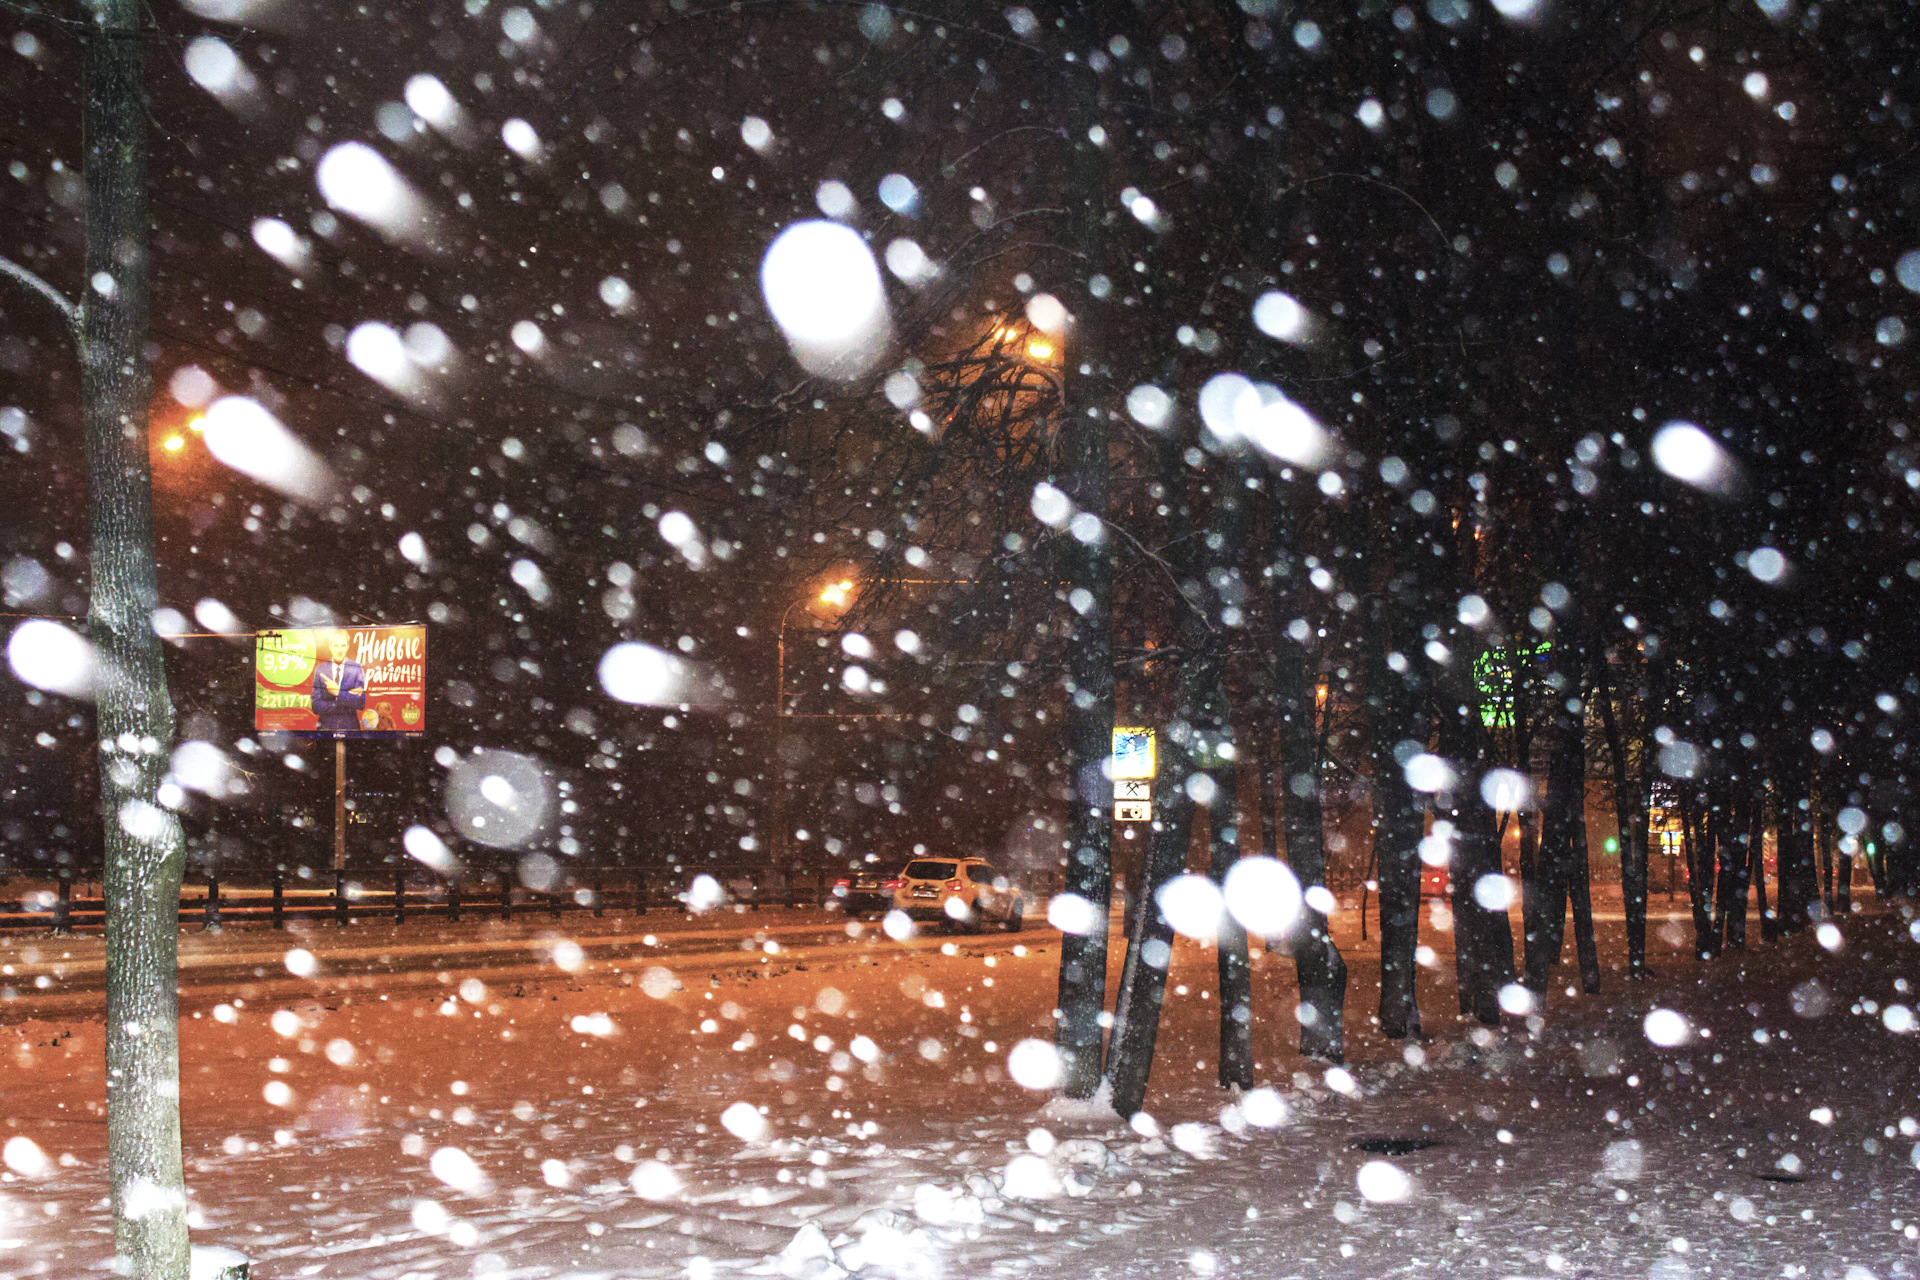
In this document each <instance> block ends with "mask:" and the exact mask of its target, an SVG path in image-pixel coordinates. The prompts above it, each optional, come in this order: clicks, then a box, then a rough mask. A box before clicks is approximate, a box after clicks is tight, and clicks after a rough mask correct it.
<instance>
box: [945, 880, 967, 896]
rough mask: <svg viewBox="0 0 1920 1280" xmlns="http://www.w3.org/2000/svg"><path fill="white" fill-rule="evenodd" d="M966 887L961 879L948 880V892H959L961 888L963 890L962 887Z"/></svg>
mask: <svg viewBox="0 0 1920 1280" xmlns="http://www.w3.org/2000/svg"><path fill="white" fill-rule="evenodd" d="M964 887H965V885H964V884H963V883H962V882H961V881H958V880H949V881H947V892H948V893H958V892H960V890H961V889H962V888H964Z"/></svg>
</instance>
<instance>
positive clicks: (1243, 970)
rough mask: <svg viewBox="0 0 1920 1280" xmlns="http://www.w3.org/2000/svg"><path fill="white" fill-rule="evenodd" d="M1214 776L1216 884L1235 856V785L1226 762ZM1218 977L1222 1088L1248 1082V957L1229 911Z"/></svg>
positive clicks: (1243, 934)
mask: <svg viewBox="0 0 1920 1280" xmlns="http://www.w3.org/2000/svg"><path fill="white" fill-rule="evenodd" d="M1207 772H1208V774H1209V775H1210V776H1211V777H1212V778H1213V782H1214V787H1215V790H1214V796H1213V802H1212V804H1211V805H1210V806H1209V807H1208V813H1209V816H1210V817H1211V818H1212V820H1213V821H1212V836H1213V841H1212V857H1211V858H1210V859H1209V862H1208V871H1209V873H1210V874H1211V875H1212V877H1213V880H1214V882H1215V883H1216V884H1221V885H1224V884H1225V883H1226V878H1227V872H1229V871H1231V870H1233V864H1234V863H1235V862H1237V861H1239V858H1240V832H1239V830H1238V822H1239V819H1238V816H1237V815H1238V814H1239V812H1240V795H1239V787H1238V784H1237V781H1236V778H1235V771H1234V767H1233V765H1232V764H1231V763H1229V764H1226V765H1222V766H1219V767H1216V768H1213V769H1209V770H1208V771H1207ZM1214 949H1215V954H1216V957H1217V962H1218V966H1219V979H1220V1084H1221V1085H1222V1087H1225V1088H1236V1087H1237V1088H1241V1089H1251V1088H1252V1087H1253V960H1252V955H1251V953H1250V951H1249V949H1248V945H1247V931H1246V929H1245V928H1244V927H1242V926H1241V924H1240V922H1239V921H1238V920H1236V919H1234V918H1233V915H1232V914H1231V913H1227V914H1225V915H1224V916H1223V917H1222V919H1221V921H1220V936H1219V938H1218V939H1217V940H1216V942H1215V944H1214Z"/></svg>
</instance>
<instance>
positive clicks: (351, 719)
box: [253, 626, 427, 738]
mask: <svg viewBox="0 0 1920 1280" xmlns="http://www.w3.org/2000/svg"><path fill="white" fill-rule="evenodd" d="M253 727H254V728H255V729H256V730H272V729H279V730H290V731H293V732H296V733H311V734H316V735H320V736H324V737H330V738H390V737H397V736H400V735H404V734H412V733H421V732H424V731H425V730H426V727H427V629H426V628H425V627H423V626H400V627H317V628H308V629H301V630H292V631H262V632H260V633H259V634H258V635H257V636H255V637H254V648H253Z"/></svg>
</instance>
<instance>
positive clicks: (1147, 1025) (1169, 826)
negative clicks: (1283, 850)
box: [1107, 628, 1214, 1116]
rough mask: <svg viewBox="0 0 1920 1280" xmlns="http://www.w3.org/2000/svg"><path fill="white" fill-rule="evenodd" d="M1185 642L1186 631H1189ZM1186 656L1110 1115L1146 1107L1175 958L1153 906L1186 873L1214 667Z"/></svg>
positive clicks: (1111, 1078)
mask: <svg viewBox="0 0 1920 1280" xmlns="http://www.w3.org/2000/svg"><path fill="white" fill-rule="evenodd" d="M1188 632H1189V635H1191V628H1189V629H1188ZM1189 652H1190V655H1191V656H1189V658H1188V660H1187V662H1186V665H1185V668H1184V671H1183V675H1182V679H1181V690H1180V703H1179V706H1180V710H1179V715H1178V722H1177V723H1175V724H1173V725H1170V726H1169V727H1168V730H1167V733H1166V734H1165V738H1166V741H1165V742H1164V743H1163V744H1162V747H1161V751H1160V770H1159V772H1160V779H1161V783H1162V785H1161V787H1160V789H1159V793H1158V794H1157V795H1156V796H1155V799H1154V808H1155V815H1154V822H1153V830H1152V832H1151V833H1150V834H1149V835H1148V837H1147V849H1146V856H1145V857H1144V858H1143V859H1142V863H1143V865H1142V867H1141V874H1140V882H1141V883H1140V890H1139V892H1140V902H1139V907H1138V910H1136V911H1135V913H1134V920H1133V929H1132V931H1131V932H1130V933H1129V934H1128V935H1127V959H1126V963H1125V965H1124V967H1123V968H1122V969H1121V971H1120V992H1119V994H1118V995H1117V996H1116V997H1115V998H1114V1010H1113V1038H1112V1042H1111V1044H1110V1046H1109V1049H1108V1054H1107V1083H1108V1086H1109V1097H1110V1099H1111V1101H1112V1104H1113V1109H1114V1110H1115V1111H1117V1112H1118V1113H1119V1114H1121V1115H1122V1116H1132V1115H1133V1114H1134V1113H1135V1112H1136V1111H1138V1110H1140V1107H1141V1104H1142V1103H1144V1102H1145V1101H1146V1096H1147V1077H1148V1074H1149V1073H1150V1072H1151V1071H1152V1069H1153V1050H1154V1044H1155V1042H1156V1041H1157V1040H1158V1038H1159V1034H1160V1006H1161V1004H1162V1002H1163V1000H1164V998H1165V995H1166V986H1167V967H1168V965H1169V964H1170V963H1171V962H1172V959H1173V927H1172V926H1171V925H1169V924H1168V923H1167V918H1166V916H1165V915H1164V914H1163V913H1162V912H1161V910H1160V907H1159V899H1158V895H1159V891H1160V888H1161V886H1163V885H1165V884H1166V883H1167V881H1169V880H1171V879H1173V878H1174V877H1175V876H1177V875H1179V874H1180V873H1181V871H1182V870H1184V869H1185V867H1186V861H1187V849H1188V846H1189V844H1190V842H1191V840H1192V836H1193V809H1194V804H1193V798H1192V795H1191V794H1190V793H1189V792H1188V790H1187V787H1186V785H1185V784H1186V781H1187V778H1188V777H1189V776H1190V775H1191V774H1192V773H1193V772H1194V759H1193V756H1192V754H1191V753H1190V751H1189V749H1188V739H1189V735H1190V733H1191V731H1192V725H1193V723H1194V713H1195V710H1196V709H1197V708H1198V707H1199V706H1200V705H1201V702H1202V699H1203V698H1204V697H1205V693H1204V690H1205V689H1207V688H1208V687H1210V686H1211V684H1212V683H1213V680H1214V676H1213V674H1212V671H1211V670H1210V668H1211V667H1212V666H1213V662H1212V661H1211V660H1210V659H1209V658H1208V657H1207V654H1208V652H1209V649H1208V648H1202V649H1201V650H1200V651H1199V652H1198V653H1192V651H1191V650H1189Z"/></svg>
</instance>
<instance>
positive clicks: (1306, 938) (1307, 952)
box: [1273, 496, 1347, 1062]
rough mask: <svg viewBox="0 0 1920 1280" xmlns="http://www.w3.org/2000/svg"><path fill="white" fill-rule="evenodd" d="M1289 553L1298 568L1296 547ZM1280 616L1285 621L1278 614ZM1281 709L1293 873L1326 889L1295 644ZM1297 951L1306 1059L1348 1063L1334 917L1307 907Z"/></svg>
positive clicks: (1306, 684)
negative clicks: (1330, 925)
mask: <svg viewBox="0 0 1920 1280" xmlns="http://www.w3.org/2000/svg"><path fill="white" fill-rule="evenodd" d="M1281 500H1282V501H1284V496H1283V497H1282V499H1281ZM1285 554H1286V556H1287V557H1288V562H1289V563H1290V562H1291V556H1292V550H1291V548H1288V549H1286V552H1285ZM1275 586H1276V589H1275V592H1274V604H1275V606H1276V607H1277V606H1279V605H1280V604H1281V603H1282V600H1283V596H1282V592H1281V589H1280V588H1281V584H1280V583H1279V582H1276V584H1275ZM1275 617H1276V618H1278V617H1279V614H1278V612H1277V611H1276V614H1275ZM1273 708H1274V719H1275V725H1274V728H1275V754H1276V757H1277V767H1278V771H1279V775H1280V777H1281V779H1282V780H1283V781H1284V784H1285V786H1286V799H1285V801H1284V803H1285V805H1286V817H1285V822H1286V831H1287V839H1286V851H1287V865H1288V866H1289V867H1291V868H1293V874H1294V877H1295V878H1296V879H1298V880H1299V881H1300V887H1301V888H1302V889H1313V888H1316V887H1324V886H1325V885H1326V883H1327V846H1326V831H1325V828H1324V827H1323V825H1322V815H1321V811H1320V769H1319V764H1318V758H1317V757H1318V754H1319V752H1318V743H1319V727H1318V718H1319V717H1318V713H1317V710H1316V708H1315V706H1314V686H1313V681H1312V679H1311V678H1310V677H1309V675H1308V672H1307V663H1306V656H1305V654H1304V652H1303V651H1302V649H1301V647H1300V646H1299V644H1297V643H1296V642H1295V641H1294V640H1292V639H1291V638H1290V637H1280V638H1277V639H1276V640H1275V641H1274V658H1273ZM1292 944H1293V967H1294V973H1295V978H1296V985H1297V986H1298V988H1299V993H1300V1006H1299V1008H1298V1009H1297V1010H1296V1011H1295V1014H1296V1016H1297V1017H1298V1019H1299V1022H1300V1052H1301V1054H1302V1055H1303V1056H1305V1057H1309V1058H1318V1059H1320V1060H1321V1061H1323V1062H1341V1061H1344V1060H1345V1055H1346V1028H1345V1023H1346V1004H1347V962H1346V960H1345V959H1344V958H1343V957H1342V956H1341V955H1340V948H1339V947H1337V946H1335V945H1334V941H1333V935H1332V933H1331V931H1330V930H1329V929H1328V928H1327V917H1326V916H1325V915H1324V914H1322V913H1321V912H1320V911H1318V910H1316V909H1314V908H1313V907H1310V906H1309V907H1304V908H1303V909H1302V911H1301V919H1300V925H1299V927H1298V928H1297V929H1296V930H1295V931H1294V934H1293V939H1292Z"/></svg>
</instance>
